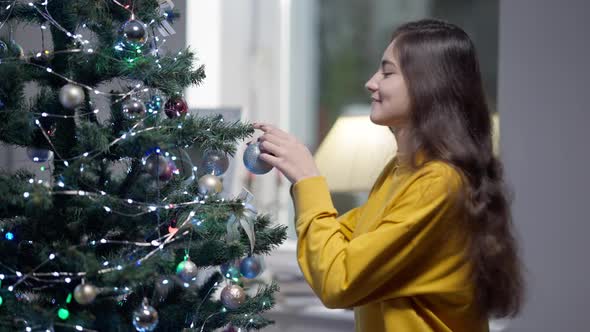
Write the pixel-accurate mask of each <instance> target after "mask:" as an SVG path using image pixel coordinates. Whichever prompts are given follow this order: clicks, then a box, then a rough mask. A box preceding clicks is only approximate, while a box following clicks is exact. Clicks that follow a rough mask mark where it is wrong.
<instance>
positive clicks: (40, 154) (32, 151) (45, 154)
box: [27, 147, 53, 163]
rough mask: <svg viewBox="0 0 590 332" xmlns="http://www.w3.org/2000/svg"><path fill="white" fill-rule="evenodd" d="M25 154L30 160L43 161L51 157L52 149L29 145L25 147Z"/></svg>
mask: <svg viewBox="0 0 590 332" xmlns="http://www.w3.org/2000/svg"><path fill="white" fill-rule="evenodd" d="M27 155H28V156H29V158H30V159H31V160H32V161H34V162H36V163H44V162H46V161H48V160H51V158H53V151H51V150H47V149H39V148H33V147H29V148H27Z"/></svg>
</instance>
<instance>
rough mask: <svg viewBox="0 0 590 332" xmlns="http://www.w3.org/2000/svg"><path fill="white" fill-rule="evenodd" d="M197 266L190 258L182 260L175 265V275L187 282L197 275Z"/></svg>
mask: <svg viewBox="0 0 590 332" xmlns="http://www.w3.org/2000/svg"><path fill="white" fill-rule="evenodd" d="M198 273H199V268H198V267H197V265H196V264H195V263H193V262H192V261H191V260H190V259H187V260H185V261H182V262H180V263H179V264H178V266H177V267H176V275H177V276H178V277H179V278H180V279H182V281H184V282H189V281H191V280H193V278H196V277H197V274H198Z"/></svg>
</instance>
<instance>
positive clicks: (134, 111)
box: [122, 98, 146, 119]
mask: <svg viewBox="0 0 590 332" xmlns="http://www.w3.org/2000/svg"><path fill="white" fill-rule="evenodd" d="M122 108H123V113H124V114H125V115H126V116H127V117H128V118H130V119H134V118H136V117H140V116H143V115H144V114H145V111H146V107H145V104H144V103H143V102H142V101H141V100H139V99H137V98H131V99H129V100H127V101H125V102H124V103H123V107H122Z"/></svg>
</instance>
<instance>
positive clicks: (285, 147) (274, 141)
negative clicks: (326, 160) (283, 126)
mask: <svg viewBox="0 0 590 332" xmlns="http://www.w3.org/2000/svg"><path fill="white" fill-rule="evenodd" d="M254 128H256V129H260V130H262V131H263V132H264V135H262V136H261V137H259V138H258V141H259V142H260V149H261V151H262V153H261V154H260V157H259V158H260V159H262V160H264V161H265V162H267V163H269V164H270V165H272V166H274V167H276V168H277V169H278V170H279V171H281V173H283V175H285V177H287V179H289V181H291V183H296V182H298V181H300V180H302V179H305V178H308V177H312V176H318V175H320V172H319V171H318V168H317V166H316V165H315V161H314V160H313V156H312V155H311V153H310V152H309V149H307V147H306V146H305V145H303V144H302V143H301V142H299V140H297V138H295V136H293V135H290V134H288V133H286V132H284V131H282V130H280V129H278V128H276V127H274V126H271V125H269V124H265V123H255V124H254Z"/></svg>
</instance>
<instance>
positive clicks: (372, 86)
mask: <svg viewBox="0 0 590 332" xmlns="http://www.w3.org/2000/svg"><path fill="white" fill-rule="evenodd" d="M375 75H377V74H375ZM375 75H373V77H371V78H370V79H369V80H368V81H367V83H365V89H367V90H368V91H369V92H375V91H377V89H378V86H377V80H376V79H375Z"/></svg>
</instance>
